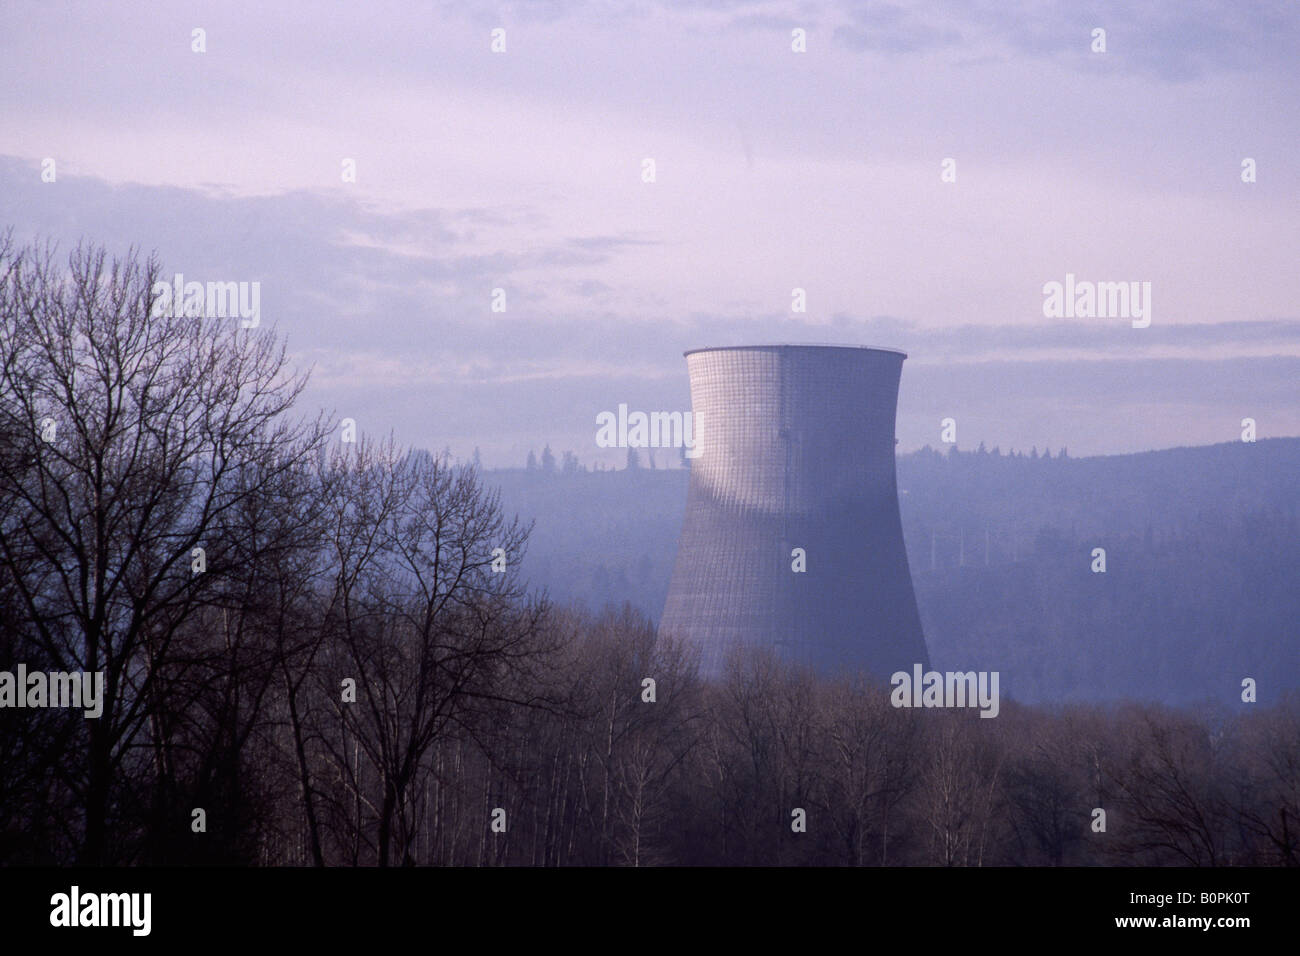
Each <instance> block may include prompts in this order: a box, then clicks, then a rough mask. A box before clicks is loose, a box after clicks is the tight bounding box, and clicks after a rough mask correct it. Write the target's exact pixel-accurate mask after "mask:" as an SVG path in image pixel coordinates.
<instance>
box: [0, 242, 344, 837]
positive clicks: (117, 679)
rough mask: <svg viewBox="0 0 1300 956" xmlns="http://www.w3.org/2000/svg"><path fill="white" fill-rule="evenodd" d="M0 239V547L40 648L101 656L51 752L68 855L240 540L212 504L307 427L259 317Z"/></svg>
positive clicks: (91, 660) (133, 262)
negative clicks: (60, 744)
mask: <svg viewBox="0 0 1300 956" xmlns="http://www.w3.org/2000/svg"><path fill="white" fill-rule="evenodd" d="M3 259H4V261H3V263H2V264H0V276H3V283H2V284H0V419H2V421H0V431H3V433H4V434H5V435H6V436H8V438H9V439H10V441H12V442H13V443H14V445H15V446H16V448H15V449H13V450H14V451H15V454H12V455H11V456H6V457H5V460H4V467H3V468H0V498H2V499H3V500H4V502H5V511H6V514H5V517H4V521H5V534H4V535H3V537H2V539H0V561H3V562H4V564H5V565H6V567H7V568H8V570H9V572H10V574H11V575H12V581H13V585H14V591H15V593H16V596H17V598H18V601H19V604H20V606H21V609H22V613H23V621H22V626H24V627H27V628H30V630H31V634H32V636H33V639H34V640H35V642H36V643H37V644H38V645H39V647H40V648H41V649H42V651H43V652H44V654H45V655H46V659H47V660H48V661H49V663H50V664H51V666H54V667H57V668H58V669H60V670H83V671H90V672H97V671H103V673H104V683H105V693H104V697H105V700H104V708H103V715H102V716H101V717H100V718H99V719H91V720H87V721H86V730H85V733H84V738H85V739H84V747H85V750H84V760H72V759H67V760H65V761H64V762H63V763H64V766H65V768H66V769H67V770H68V771H69V772H68V783H69V785H70V787H71V788H72V790H73V791H74V793H75V796H76V801H77V804H78V806H79V808H80V811H81V814H82V819H83V832H82V839H81V859H82V860H83V861H84V862H88V863H103V862H108V861H109V860H110V859H111V856H112V850H111V848H110V847H109V828H108V823H109V819H110V815H111V813H112V801H113V799H114V785H115V781H116V780H117V779H118V774H119V771H120V769H121V768H122V766H123V762H124V761H125V760H126V759H127V757H128V755H129V754H130V753H131V751H132V748H133V747H134V746H135V745H136V744H137V742H138V741H139V739H140V734H141V732H142V730H146V729H147V728H149V726H150V722H151V720H152V719H153V718H154V717H155V715H156V712H157V707H158V704H159V701H160V686H159V685H160V682H161V675H163V674H164V672H165V671H166V669H167V668H168V666H169V664H170V663H171V662H172V661H173V660H175V659H176V658H177V656H178V655H181V654H183V653H185V648H183V647H181V646H179V643H178V636H179V635H181V634H182V633H183V626H184V625H185V623H186V622H187V621H188V620H189V619H190V618H191V617H192V616H193V615H194V614H195V612H196V611H197V609H198V608H200V607H201V606H203V604H204V602H205V601H206V600H207V599H208V597H209V596H210V595H211V594H212V593H213V591H214V589H215V588H216V586H217V585H216V582H217V581H218V580H219V579H221V578H222V577H223V576H225V575H227V574H229V573H230V572H231V571H232V570H235V569H234V562H235V561H236V560H237V557H239V558H246V556H247V553H248V549H249V547H250V546H251V542H250V541H248V540H246V539H243V538H241V537H240V536H241V534H242V532H241V530H240V526H239V525H238V523H235V522H227V521H226V520H225V519H226V518H227V517H228V516H229V515H231V514H232V513H233V512H234V511H235V510H236V509H238V508H239V507H240V506H241V505H243V504H244V503H246V502H247V501H248V500H250V498H254V497H256V496H259V495H261V494H262V493H263V492H264V491H266V489H267V488H268V486H269V485H271V484H272V483H274V482H275V481H276V479H277V477H278V476H279V475H281V474H282V473H284V472H286V471H289V470H293V469H295V468H298V467H301V466H302V465H303V464H304V463H305V462H307V461H310V459H311V456H312V454H313V448H314V446H315V445H316V444H318V443H319V441H320V439H321V436H322V434H323V430H324V429H323V425H322V423H321V422H320V421H319V420H318V421H316V422H301V421H295V420H291V419H290V418H289V412H290V410H291V407H292V405H293V403H294V400H295V398H296V397H297V396H298V394H299V393H300V391H301V389H302V387H303V385H304V382H305V379H304V378H301V377H299V378H293V377H290V376H289V375H288V374H287V373H286V363H285V353H284V348H283V346H282V345H280V344H279V343H278V342H277V340H276V338H275V336H274V335H273V334H271V333H270V332H269V331H268V330H265V329H262V330H258V331H253V330H241V329H239V328H237V327H236V325H235V324H234V323H232V322H230V321H228V320H217V319H206V318H183V317H180V316H167V315H154V314H153V309H152V298H151V296H152V289H153V285H154V282H155V280H156V279H157V277H158V275H159V273H160V270H159V267H158V264H157V262H156V261H155V260H153V259H150V260H148V261H145V262H142V261H140V260H139V258H138V257H137V256H136V255H135V254H134V253H131V254H128V255H127V256H125V257H124V258H115V259H112V260H110V259H109V257H108V256H107V254H106V252H105V251H104V250H103V249H97V248H93V247H90V246H85V245H82V246H79V247H77V248H76V249H75V250H74V251H73V252H72V253H71V255H70V256H69V257H68V262H67V268H66V270H65V269H63V268H61V267H60V266H59V265H58V264H57V262H56V258H55V251H54V250H53V248H51V247H48V246H47V247H45V248H38V247H35V246H28V247H24V248H20V249H14V248H12V247H6V248H5V249H4V251H3ZM218 528H219V529H220V535H219V536H218V535H217V533H216V532H217V529H218ZM232 536H233V537H232ZM199 548H202V549H204V550H203V553H204V555H205V558H204V560H205V561H206V570H204V571H203V573H196V572H195V571H194V570H193V569H192V565H194V562H196V561H197V560H198V557H197V556H198V554H199V552H197V551H196V550H195V549H199ZM33 555H36V556H38V557H39V560H38V561H35V562H33V561H32V560H31V558H32V556H33ZM160 756H161V755H160ZM155 769H156V770H157V771H158V772H165V769H166V768H164V767H157V768H155ZM174 822H175V825H176V826H178V827H181V826H185V825H186V821H185V820H184V819H177V820H175V821H174Z"/></svg>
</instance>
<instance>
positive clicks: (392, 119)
mask: <svg viewBox="0 0 1300 956" xmlns="http://www.w3.org/2000/svg"><path fill="white" fill-rule="evenodd" d="M1298 24H1300V5H1297V4H1296V3H1294V2H1280V0H1279V2H1224V3H1201V2H1193V0H1167V2H1158V3H1148V4H1132V3H1113V4H1112V3H1090V4H1086V5H1077V4H1070V3H1047V2H1035V3H1026V4H1023V5H1017V4H1016V3H1015V2H1003V0H996V2H995V0H989V2H960V3H958V2H952V3H931V4H925V5H923V6H915V7H913V6H910V5H907V6H904V5H894V4H890V3H847V2H846V3H818V4H803V3H740V2H735V3H732V2H713V3H708V2H705V3H700V2H692V3H683V4H679V5H678V4H660V3H613V2H608V3H563V2H555V3H548V2H528V3H518V4H483V5H476V4H473V3H465V2H457V3H449V4H445V5H438V4H429V3H401V4H399V3H382V2H367V3H364V4H341V3H340V4H335V3H324V4H323V3H319V2H312V3H306V2H302V3H265V2H253V3H244V2H232V0H222V2H220V3H214V4H172V5H170V10H169V11H167V12H159V11H157V10H156V9H155V5H154V4H145V3H138V4H127V3H117V4H110V3H98V2H97V3H82V4H61V3H49V2H41V3H35V2H21V0H16V2H7V3H5V4H4V6H3V7H0V63H3V67H2V68H0V225H4V224H11V225H13V226H14V227H15V229H16V232H17V233H18V234H19V236H21V237H22V238H30V237H33V236H37V235H39V236H43V237H50V238H54V239H57V240H59V241H60V243H62V244H63V245H64V246H65V247H67V246H70V245H71V244H73V243H75V242H76V240H77V239H78V238H80V237H83V236H84V237H86V238H88V239H92V240H95V241H100V242H105V243H107V244H109V245H110V247H112V248H113V249H115V250H121V249H125V248H126V247H128V246H131V245H135V246H139V247H141V248H143V249H145V250H157V251H158V253H159V255H160V257H161V258H162V261H163V264H164V268H165V270H166V271H167V273H168V274H171V273H173V272H182V273H184V274H185V275H186V277H187V278H190V279H198V280H202V281H206V280H229V281H253V280H256V281H259V282H260V283H261V290H262V327H263V329H264V330H274V331H275V332H277V333H279V334H281V335H283V336H285V337H286V338H287V340H288V344H289V349H290V352H291V354H292V355H293V357H294V360H295V362H296V363H298V364H300V365H303V366H313V367H314V369H315V371H314V373H313V379H312V386H311V389H310V392H309V399H310V401H311V402H312V403H313V404H320V405H324V406H325V407H327V408H331V409H335V410H336V411H337V413H338V414H339V415H341V416H350V417H353V418H355V419H356V420H357V422H358V425H359V427H360V428H361V429H362V430H363V431H366V432H371V433H376V434H386V433H388V432H389V431H390V430H391V431H393V432H395V433H396V435H397V437H398V438H399V440H401V441H403V442H406V443H412V444H416V445H424V446H427V447H432V448H441V447H442V446H444V445H450V446H451V448H452V450H453V452H455V453H456V454H458V455H463V456H468V455H469V454H470V453H471V451H472V449H473V448H474V447H475V446H476V445H477V446H479V447H481V449H482V454H483V457H484V459H485V461H486V462H487V463H488V464H489V465H520V464H522V463H523V460H524V457H525V456H526V454H527V452H528V450H529V448H536V449H538V450H539V451H540V449H541V446H542V445H543V443H545V442H548V441H549V443H550V444H551V446H552V447H553V448H554V449H555V450H556V452H557V453H558V452H559V451H562V450H564V449H573V450H574V451H576V452H577V454H578V456H579V458H580V459H582V460H583V461H585V462H592V461H595V460H597V459H598V458H602V456H603V459H602V460H605V461H608V462H611V463H613V462H618V463H620V464H621V461H622V457H623V453H621V452H612V451H602V450H600V449H597V448H596V447H595V432H596V426H595V418H596V415H597V413H598V412H601V411H604V410H614V409H616V408H617V406H618V404H619V403H621V402H626V403H628V404H629V405H630V406H631V407H632V408H633V409H644V410H657V409H664V410H671V409H685V408H688V407H689V392H688V387H687V380H686V365H685V361H684V359H683V358H682V354H681V353H682V351H683V350H684V349H688V348H696V347H700V346H705V345H736V344H762V343H768V342H831V343H856V344H867V345H883V346H890V347H896V348H902V349H904V350H905V351H907V352H908V353H909V355H910V358H909V360H908V361H907V362H906V363H905V365H904V369H903V386H902V392H901V396H900V408H899V436H900V438H901V440H902V446H901V447H902V448H903V449H904V450H907V449H910V448H915V447H919V446H921V445H924V444H926V443H930V444H935V445H937V444H938V443H939V422H940V419H942V418H945V417H952V418H954V419H956V421H957V429H958V435H957V437H958V444H959V446H961V447H974V446H975V445H977V444H978V443H979V442H980V441H984V442H986V443H987V444H988V445H989V446H990V447H992V446H993V445H1000V446H1001V447H1002V448H1003V450H1007V449H1008V448H1009V447H1011V446H1015V447H1018V448H1023V449H1026V450H1027V449H1028V448H1029V447H1030V446H1033V445H1036V446H1038V447H1039V448H1040V449H1041V448H1043V447H1044V446H1050V447H1051V448H1052V449H1053V450H1054V451H1055V449H1057V448H1059V447H1061V446H1068V447H1069V449H1070V452H1071V454H1074V455H1081V454H1093V453H1113V452H1123V451H1134V450H1143V449H1148V448H1163V447H1171V446H1176V445H1182V444H1204V443H1210V442H1216V441H1228V440H1233V439H1236V438H1239V436H1240V431H1241V427H1240V422H1241V419H1242V418H1244V417H1253V418H1255V419H1257V421H1258V423H1259V424H1258V427H1259V435H1260V437H1272V436H1277V435H1297V434H1300V307H1298V306H1297V304H1296V303H1297V275H1298V273H1300V270H1298V269H1297V252H1298V251H1300V224H1298V222H1297V213H1298V212H1300V109H1298V107H1300V85H1298V84H1297V79H1298V78H1300V25H1298ZM497 27H500V28H504V30H505V44H506V51H505V52H504V53H494V52H492V50H491V43H492V36H491V34H492V30H493V29H494V28H497ZM1098 27H1099V28H1102V29H1104V30H1105V31H1106V36H1105V42H1106V52H1105V53H1094V52H1092V50H1091V46H1092V45H1093V42H1094V41H1093V37H1092V32H1093V30H1094V28H1098ZM195 28H202V29H203V30H204V31H205V32H206V52H204V53H195V52H193V51H192V42H193V41H192V31H193V30H194V29H195ZM796 28H797V29H802V30H804V31H806V46H807V52H804V53H796V52H794V51H792V49H791V47H792V31H793V30H795V29H796ZM47 157H50V158H53V159H54V160H55V161H56V169H57V178H56V180H55V182H53V183H48V182H43V181H42V178H41V169H42V166H41V164H42V161H43V160H44V159H45V158H47ZM345 158H350V159H353V160H355V163H356V171H357V177H356V179H357V181H356V182H355V183H345V182H343V181H342V178H343V177H342V175H341V168H342V161H343V160H344V159H345ZM647 158H650V159H653V160H654V163H655V173H656V177H655V182H653V183H647V182H643V176H642V171H643V161H644V160H645V159H647ZM949 158H951V159H952V160H954V161H955V170H956V181H955V182H944V181H942V179H941V175H940V174H941V168H942V166H941V164H942V163H943V161H944V160H945V159H949ZM1247 158H1250V159H1253V160H1254V161H1255V167H1256V176H1257V181H1256V182H1254V183H1243V182H1242V161H1243V160H1244V159H1247ZM1067 273H1073V274H1075V275H1076V276H1077V277H1078V279H1080V280H1093V281H1140V282H1150V283H1151V289H1152V292H1151V300H1152V301H1151V306H1152V309H1151V312H1152V322H1151V326H1150V327H1149V328H1145V329H1135V328H1133V327H1132V326H1131V323H1130V321H1129V320H1128V319H1125V318H1118V319H1116V318H1094V319H1063V318H1046V317H1045V316H1044V314H1043V300H1044V296H1043V286H1044V284H1045V283H1047V282H1052V281H1058V282H1063V281H1064V279H1065V276H1066V274H1067ZM494 288H502V289H504V290H505V291H506V308H507V311H506V312H505V313H493V312H492V311H491V302H492V290H493V289H494ZM794 288H802V289H804V290H806V295H807V311H806V313H802V314H799V313H793V312H792V311H791V302H792V298H791V292H792V289H794ZM661 464H662V458H661Z"/></svg>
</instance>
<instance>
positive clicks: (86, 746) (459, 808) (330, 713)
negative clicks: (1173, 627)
mask: <svg viewBox="0 0 1300 956" xmlns="http://www.w3.org/2000/svg"><path fill="white" fill-rule="evenodd" d="M67 266H68V267H67V268H65V267H64V264H63V262H62V261H59V260H56V258H55V256H54V255H53V254H52V252H51V251H50V250H48V249H41V248H35V247H23V248H18V247H15V246H14V245H13V244H12V243H11V242H9V241H7V240H5V239H4V238H3V237H0V671H4V672H14V671H15V670H16V668H17V667H18V665H20V664H22V665H25V667H26V669H27V671H28V672H33V671H56V672H78V671H89V672H102V673H103V675H104V695H103V699H102V701H101V705H102V713H101V714H100V716H98V717H95V718H88V717H85V716H84V715H83V712H82V710H80V709H76V708H60V707H35V708H16V707H4V708H0V768H2V772H0V863H5V864H11V865H12V864H24V863H51V862H52V863H71V862H83V863H105V864H149V863H234V864H259V865H285V864H290V865H404V864H452V865H489V864H531V865H565V864H591V865H608V864H616V865H628V864H631V865H636V864H640V865H646V864H745V865H762V864H822V865H839V864H849V865H859V864H867V865H879V864H885V865H891V864H897V865H903V864H934V865H992V864H1029V865H1050V864H1078V863H1087V864H1116V863H1117V864H1127V863H1152V864H1198V865H1231V864H1259V865H1292V864H1295V863H1296V862H1297V835H1296V829H1297V822H1298V818H1300V707H1297V703H1296V701H1295V700H1289V701H1282V702H1281V703H1274V704H1270V705H1268V706H1265V705H1263V704H1261V705H1256V706H1251V707H1246V708H1241V709H1235V710H1231V711H1226V710H1225V711H1224V712H1216V711H1211V710H1198V711H1196V712H1189V711H1170V710H1164V709H1160V708H1155V707H1138V706H1126V707H1118V708H1107V709H1102V708H1093V707H1085V706H1075V707H1070V708H1066V709H1063V710H1057V711H1051V712H1049V711H1047V710H1042V709H1029V708H1024V707H1019V706H1016V705H1015V704H1013V703H1011V702H1008V701H1003V703H1002V707H1001V713H1000V715H999V716H998V717H997V718H996V719H992V720H989V719H982V718H980V717H979V716H978V714H977V712H975V711H942V710H918V711H907V710H895V709H894V708H892V707H891V706H890V704H889V696H888V688H885V687H881V686H876V685H870V684H847V683H837V682H833V681H826V680H821V679H817V678H814V677H812V676H810V675H807V674H802V673H798V672H794V671H791V670H788V669H786V668H783V667H781V666H779V665H777V664H776V663H774V662H773V661H771V660H769V659H766V658H763V657H761V656H758V657H749V658H743V659H741V658H738V659H737V660H735V661H734V662H733V666H732V669H731V671H730V673H729V674H728V675H727V676H726V677H725V678H724V679H723V680H720V681H718V682H715V683H712V684H704V683H702V682H701V681H700V680H699V679H698V678H697V676H696V669H695V664H694V661H693V658H692V655H691V653H689V651H688V650H687V649H686V648H684V647H681V646H678V645H676V644H674V643H673V642H672V641H671V640H660V639H656V637H655V633H654V629H653V627H652V626H651V624H650V622H649V621H648V619H646V618H645V617H644V616H643V615H641V614H640V613H638V612H636V611H634V610H632V609H631V608H627V607H625V608H624V609H623V610H621V611H620V610H607V611H605V612H603V613H601V614H599V615H592V614H590V613H588V612H586V611H583V610H575V609H570V608H557V607H554V606H552V605H550V604H549V603H548V602H547V601H546V600H545V598H544V597H542V596H538V595H535V594H532V593H529V591H528V590H527V589H526V587H525V586H524V585H523V584H522V581H521V577H520V575H519V573H518V569H519V567H520V564H521V562H522V560H523V557H524V547H525V544H526V542H527V538H528V530H529V529H528V528H527V527H526V526H524V525H522V524H521V523H519V522H518V521H516V520H514V519H513V518H510V517H508V516H507V514H506V513H505V511H504V509H503V508H502V507H501V505H500V502H499V500H498V498H497V496H496V494H495V492H493V491H491V490H489V489H488V488H486V487H485V486H484V485H483V484H482V483H481V481H480V477H479V475H478V473H477V471H476V470H475V469H474V468H472V467H461V466H456V465H454V464H453V463H451V462H450V461H449V460H448V459H447V458H445V457H433V456H430V455H428V454H424V453H404V452H401V451H399V450H398V449H396V448H394V447H393V446H392V444H391V443H385V442H375V441H372V440H369V439H367V438H366V437H365V436H360V437H359V438H358V440H357V441H355V442H348V441H345V440H343V439H344V438H345V437H346V436H347V434H348V433H347V431H346V429H340V428H339V427H338V424H339V423H336V422H335V421H334V420H333V419H330V418H327V417H325V416H319V417H314V418H312V417H307V418H303V417H300V415H299V413H298V412H296V411H295V409H294V405H295V400H296V398H297V397H298V395H299V392H300V391H301V387H302V380H301V379H299V378H295V377H294V376H293V375H292V374H291V373H290V370H289V369H288V368H287V367H286V363H285V359H284V352H283V350H282V348H281V347H280V346H279V344H278V343H277V342H276V340H275V338H274V336H273V334H272V333H270V332H269V331H268V330H264V329H249V330H244V329H240V328H239V327H238V324H237V323H235V322H232V321H230V320H210V319H202V318H184V317H175V318H171V317H150V290H151V288H152V284H153V282H154V281H155V280H156V279H157V278H158V277H159V275H160V273H161V270H160V269H159V267H158V265H157V263H156V262H153V261H140V260H138V259H135V258H129V257H128V258H127V259H125V260H121V261H110V260H108V259H107V258H106V257H105V256H104V254H103V253H102V252H100V251H98V250H95V249H91V248H86V247H82V248H80V249H78V250H76V251H75V252H74V253H73V254H72V256H71V257H70V262H69V263H68V264H67ZM647 680H651V681H653V687H651V686H650V685H649V684H648V683H647ZM651 698H653V699H651ZM1097 809H1100V810H1104V811H1105V830H1104V832H1100V831H1098V830H1097V829H1096V821H1097V820H1098V817H1097V816H1096V814H1095V810H1097ZM799 824H803V825H802V827H800V826H799ZM799 831H801V832H799Z"/></svg>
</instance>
